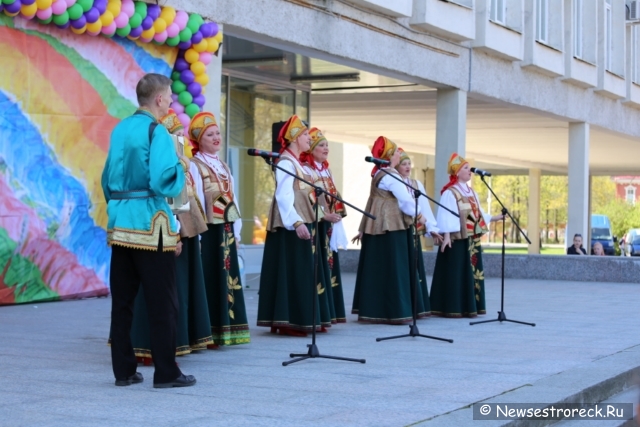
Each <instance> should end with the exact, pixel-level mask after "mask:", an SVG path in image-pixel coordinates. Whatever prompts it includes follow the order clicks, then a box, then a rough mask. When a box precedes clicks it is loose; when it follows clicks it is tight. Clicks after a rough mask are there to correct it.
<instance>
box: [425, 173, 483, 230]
mask: <svg viewBox="0 0 640 427" xmlns="http://www.w3.org/2000/svg"><path fill="white" fill-rule="evenodd" d="M462 185H464V187H461V186H462ZM456 187H457V189H458V191H460V193H461V194H462V195H465V191H463V190H465V187H466V192H469V191H471V193H472V195H473V197H475V199H476V203H477V204H478V208H479V209H480V213H481V215H482V216H483V218H484V221H485V222H486V223H487V225H488V224H489V223H490V222H491V215H490V214H486V213H484V211H483V210H482V206H481V205H480V202H479V199H478V194H476V192H475V191H474V190H473V189H472V188H471V187H469V186H468V185H467V184H460V183H458V184H456ZM440 204H441V205H443V206H446V207H447V208H449V209H451V210H452V211H454V212H458V202H457V201H456V196H455V195H454V194H453V192H452V191H451V190H448V189H447V191H445V192H444V193H443V194H442V197H441V198H440ZM437 220H438V226H439V227H440V231H442V232H443V233H456V232H458V231H460V218H458V217H455V216H453V215H452V214H451V213H449V212H448V211H446V210H444V209H442V208H439V209H438V217H437Z"/></svg>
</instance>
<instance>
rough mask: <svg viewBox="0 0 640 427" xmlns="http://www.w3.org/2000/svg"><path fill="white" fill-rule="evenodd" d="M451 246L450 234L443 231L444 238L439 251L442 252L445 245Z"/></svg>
mask: <svg viewBox="0 0 640 427" xmlns="http://www.w3.org/2000/svg"><path fill="white" fill-rule="evenodd" d="M447 246H448V247H451V234H449V233H444V238H443V240H442V244H441V245H440V252H444V249H445V248H446V247H447Z"/></svg>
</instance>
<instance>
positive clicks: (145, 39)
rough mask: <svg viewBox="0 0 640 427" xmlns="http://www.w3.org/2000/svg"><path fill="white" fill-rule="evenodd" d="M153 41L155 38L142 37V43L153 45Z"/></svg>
mask: <svg viewBox="0 0 640 427" xmlns="http://www.w3.org/2000/svg"><path fill="white" fill-rule="evenodd" d="M151 40H153V38H148V37H142V36H140V41H141V42H142V43H151Z"/></svg>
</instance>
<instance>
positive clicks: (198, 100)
mask: <svg viewBox="0 0 640 427" xmlns="http://www.w3.org/2000/svg"><path fill="white" fill-rule="evenodd" d="M205 102H206V99H205V98H204V95H202V94H201V95H198V96H196V97H194V98H193V103H194V104H196V105H197V106H198V107H200V108H202V107H204V103H205Z"/></svg>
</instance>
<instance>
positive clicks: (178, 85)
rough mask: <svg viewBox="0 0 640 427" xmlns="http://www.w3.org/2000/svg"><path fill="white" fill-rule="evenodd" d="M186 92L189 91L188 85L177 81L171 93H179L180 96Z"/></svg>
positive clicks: (172, 86)
mask: <svg viewBox="0 0 640 427" xmlns="http://www.w3.org/2000/svg"><path fill="white" fill-rule="evenodd" d="M186 90H187V85H186V84H184V83H182V82H181V81H180V80H176V81H174V82H173V83H172V84H171V91H172V92H173V93H177V94H178V95H180V94H181V93H184V92H185V91H186ZM187 93H189V92H187Z"/></svg>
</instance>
